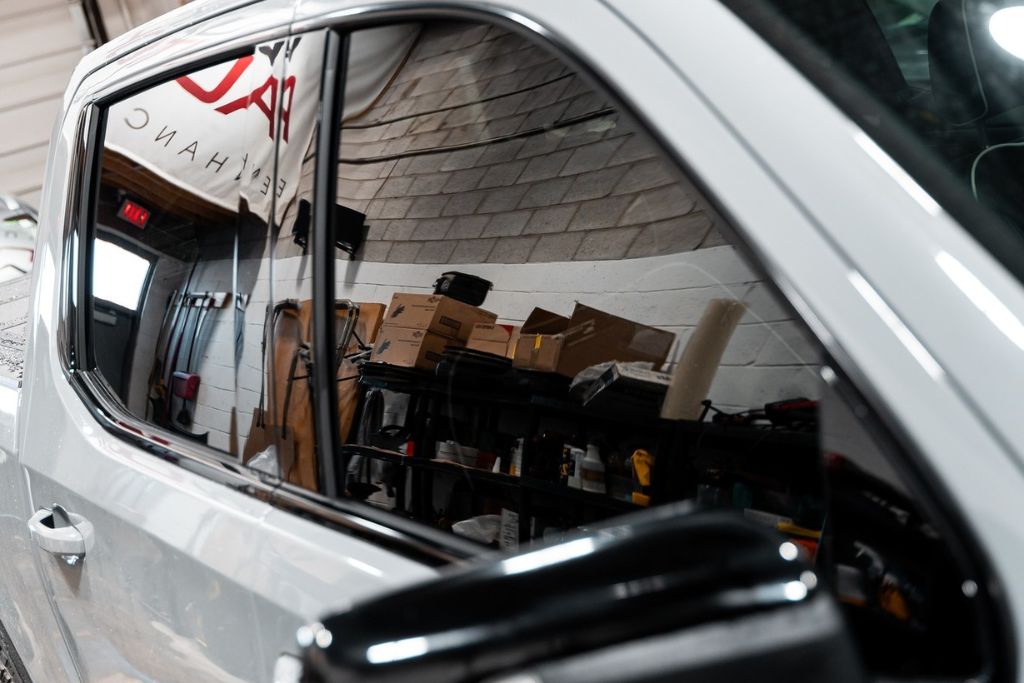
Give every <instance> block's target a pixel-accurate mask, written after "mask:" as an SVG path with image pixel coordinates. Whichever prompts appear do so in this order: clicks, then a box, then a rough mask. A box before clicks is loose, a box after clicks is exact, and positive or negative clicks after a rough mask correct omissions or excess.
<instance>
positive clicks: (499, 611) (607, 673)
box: [300, 505, 864, 683]
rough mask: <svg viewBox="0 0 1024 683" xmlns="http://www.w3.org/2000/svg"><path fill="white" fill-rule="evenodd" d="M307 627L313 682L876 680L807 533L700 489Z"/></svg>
mask: <svg viewBox="0 0 1024 683" xmlns="http://www.w3.org/2000/svg"><path fill="white" fill-rule="evenodd" d="M303 635H304V639H305V640H306V643H305V645H306V647H305V651H304V674H303V676H304V677H303V681H305V682H306V683H342V682H349V681H380V682H383V681H387V682H388V683H405V682H408V683H413V682H416V683H442V682H443V683H463V682H467V683H468V682H469V681H481V680H488V681H495V682H497V681H506V680H507V681H508V683H512V682H513V681H516V682H517V683H522V682H526V681H543V682H545V683H550V682H556V681H579V680H587V681H591V682H600V681H609V682H611V681H621V680H625V679H628V680H630V681H652V682H653V681H668V680H685V681H687V682H688V683H690V682H691V681H698V682H703V681H729V680H742V679H744V678H746V677H748V675H749V674H750V673H751V672H752V671H757V677H758V680H759V681H776V680H778V681H787V682H792V681H830V682H831V683H847V682H849V683H853V682H854V681H862V680H864V679H863V676H862V674H861V668H860V664H859V662H858V659H857V656H856V654H855V650H854V647H853V645H852V643H851V641H850V639H849V638H848V636H847V633H846V631H845V628H844V625H843V622H842V619H841V617H840V616H839V613H838V610H837V608H836V605H835V603H834V602H833V601H832V599H831V598H830V597H829V596H828V595H827V594H825V593H824V592H823V591H822V590H821V589H820V588H819V587H818V581H817V578H816V575H815V574H814V572H813V571H812V570H811V569H810V568H809V567H808V565H807V564H806V563H805V562H803V561H802V560H801V559H800V557H799V551H798V548H797V546H796V545H794V544H793V543H790V542H789V541H787V540H785V539H784V538H783V537H781V536H780V535H778V534H777V533H775V532H774V531H772V530H769V529H765V528H763V527H760V526H757V525H755V524H753V523H752V522H749V521H748V520H746V519H744V518H743V517H742V516H741V515H739V514H736V513H730V512H723V511H694V509H693V508H692V507H690V506H687V505H675V506H665V507H662V508H657V509H652V510H649V511H644V512H641V513H637V514H634V515H631V516H629V517H624V518H620V520H619V521H618V523H617V524H616V525H615V526H608V527H606V528H602V529H599V530H596V531H593V532H591V533H589V534H588V535H585V536H581V537H579V538H576V539H574V540H570V541H566V542H564V543H559V544H557V545H550V546H547V547H542V548H540V549H538V550H530V551H527V552H524V553H521V554H519V555H514V556H511V557H500V558H498V559H495V558H494V557H493V556H492V557H491V558H490V560H489V561H487V562H480V563H473V564H471V565H469V566H466V567H463V568H459V569H456V570H454V571H452V572H451V573H448V574H447V575H445V576H442V577H441V578H439V579H437V580H434V581H431V582H428V583H425V584H422V585H419V586H413V587H411V588H408V589H404V590H401V591H398V592H396V593H392V594H390V595H387V596H384V597H381V598H378V599H376V600H373V601H370V602H367V603H365V604H362V605H358V606H356V607H354V608H353V609H351V610H349V611H347V612H344V613H341V614H336V615H334V616H331V617H329V618H327V619H324V620H323V622H322V624H317V625H315V626H313V627H311V628H309V629H306V630H305V633H304V634H303ZM301 639H303V638H302V637H300V640H301Z"/></svg>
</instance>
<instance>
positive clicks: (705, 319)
mask: <svg viewBox="0 0 1024 683" xmlns="http://www.w3.org/2000/svg"><path fill="white" fill-rule="evenodd" d="M746 310H747V307H746V305H745V304H744V303H743V302H742V301H738V300H736V299H712V300H711V301H709V302H708V305H707V307H706V308H705V309H704V314H703V315H702V316H701V318H700V322H699V323H697V329H695V330H694V331H693V336H691V337H690V341H689V342H688V343H687V344H686V350H684V351H683V357H682V358H681V359H680V360H679V363H678V364H676V369H675V371H674V372H673V373H672V382H671V383H670V384H669V386H668V391H667V392H666V393H665V400H664V402H663V403H662V404H661V416H662V417H663V418H665V419H667V420H696V419H697V418H698V417H700V413H701V409H702V406H701V401H703V400H704V399H705V398H707V395H708V391H710V389H711V382H712V381H714V379H715V373H716V372H718V364H719V363H721V362H722V354H723V353H725V347H726V346H728V345H729V340H730V339H732V333H733V332H734V331H735V330H736V325H737V324H738V323H739V321H740V318H742V317H743V313H744V312H745V311H746Z"/></svg>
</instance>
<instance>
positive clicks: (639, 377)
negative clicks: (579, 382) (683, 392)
mask: <svg viewBox="0 0 1024 683" xmlns="http://www.w3.org/2000/svg"><path fill="white" fill-rule="evenodd" d="M671 382H672V375H670V374H668V373H665V372H656V371H654V370H642V369H639V368H634V367H630V366H629V365H624V364H622V363H615V364H614V365H612V366H611V367H610V368H608V369H607V370H605V371H604V372H603V373H601V376H600V377H598V378H597V380H596V381H595V382H594V383H593V384H591V385H590V388H589V389H587V391H586V392H585V393H584V394H583V405H585V406H588V407H592V408H596V409H600V410H631V411H637V412H641V413H644V414H658V413H659V412H660V411H661V404H662V402H663V401H664V400H665V393H666V392H667V391H668V386H669V384H670V383H671Z"/></svg>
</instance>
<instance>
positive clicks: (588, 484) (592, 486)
mask: <svg viewBox="0 0 1024 683" xmlns="http://www.w3.org/2000/svg"><path fill="white" fill-rule="evenodd" d="M581 470H582V471H581V472H580V479H581V480H582V483H583V490H584V491H590V492H591V493H604V492H605V477H604V463H603V462H601V453H600V452H599V451H598V450H597V446H595V445H594V444H592V443H591V444H587V455H586V457H585V458H583V467H582V468H581Z"/></svg>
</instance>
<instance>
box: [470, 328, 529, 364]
mask: <svg viewBox="0 0 1024 683" xmlns="http://www.w3.org/2000/svg"><path fill="white" fill-rule="evenodd" d="M518 338H519V327H518V326H517V325H499V324H498V323H476V324H475V325H473V329H472V331H471V332H470V333H469V339H468V340H467V341H466V348H467V349H473V350H474V351H484V352H485V353H493V354H495V355H498V356H504V357H506V358H514V357H515V350H516V346H515V345H516V340H517V339H518Z"/></svg>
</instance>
